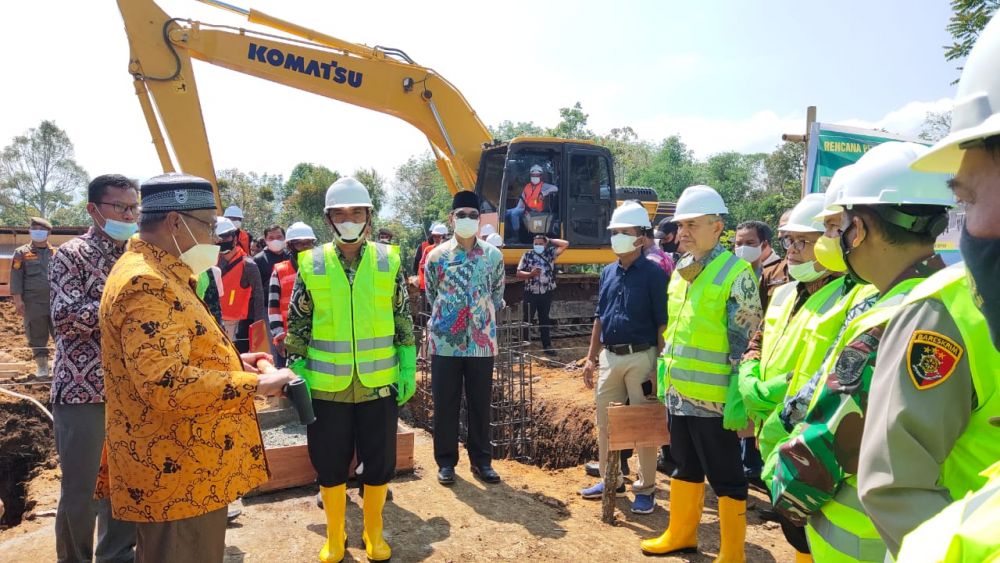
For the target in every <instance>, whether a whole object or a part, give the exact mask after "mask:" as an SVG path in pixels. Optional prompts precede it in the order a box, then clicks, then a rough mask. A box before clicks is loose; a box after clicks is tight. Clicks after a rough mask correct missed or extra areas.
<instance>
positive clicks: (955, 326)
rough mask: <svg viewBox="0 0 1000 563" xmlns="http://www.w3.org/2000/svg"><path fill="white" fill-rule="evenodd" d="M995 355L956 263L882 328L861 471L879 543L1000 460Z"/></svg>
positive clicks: (894, 547)
mask: <svg viewBox="0 0 1000 563" xmlns="http://www.w3.org/2000/svg"><path fill="white" fill-rule="evenodd" d="M997 366H1000V352H998V351H997V350H996V348H994V347H993V346H992V344H991V342H990V337H989V330H988V328H987V325H986V320H985V319H984V318H983V316H982V314H981V313H980V312H979V311H978V309H977V308H976V307H975V305H974V304H973V301H972V296H971V294H970V292H969V286H968V281H967V278H966V273H965V269H964V267H963V266H962V265H961V264H959V265H956V266H952V267H950V268H948V269H946V270H943V271H942V272H940V273H938V274H936V275H934V276H932V277H930V278H928V279H927V280H925V281H924V282H923V283H922V284H921V285H920V286H919V287H918V288H916V289H915V290H914V291H913V292H912V293H911V294H910V296H909V297H908V299H907V301H906V303H905V304H904V306H903V307H902V308H901V309H900V311H899V313H898V314H897V316H896V317H895V318H894V319H893V320H892V322H891V323H890V324H889V326H888V327H887V329H886V332H885V335H884V337H883V342H882V345H881V354H880V357H879V361H878V363H877V364H876V367H875V373H874V377H873V381H872V388H871V394H870V397H869V406H868V414H867V417H866V418H867V420H866V421H865V431H864V436H865V440H864V441H863V442H862V444H861V454H860V460H859V466H858V475H859V492H860V496H861V502H862V504H863V506H864V508H865V510H866V512H867V513H868V515H869V516H870V517H871V519H872V521H873V522H874V524H875V526H876V528H877V530H878V532H879V534H880V535H881V536H882V538H883V540H885V542H886V545H887V546H888V547H889V549H890V550H891V551H892V553H894V554H895V553H897V552H898V550H899V546H900V543H901V542H902V540H903V537H904V536H905V535H906V534H907V533H909V532H910V531H912V530H913V529H914V528H916V527H917V526H918V525H919V524H920V523H921V522H923V521H924V520H927V519H929V518H931V517H932V516H933V515H934V514H937V513H938V512H940V511H941V510H943V509H944V508H945V507H946V506H948V505H949V504H950V503H951V502H952V501H954V500H958V499H961V498H962V497H964V496H965V495H966V494H967V493H968V492H970V491H975V490H978V489H979V488H980V487H982V486H983V485H984V484H985V482H986V477H984V476H981V475H980V472H982V471H984V470H985V469H987V468H988V467H989V466H990V465H992V464H993V463H994V462H996V461H997V460H998V459H1000V439H998V438H1000V433H998V432H997V430H996V429H995V428H993V427H991V425H990V420H991V419H992V418H995V417H997V416H1000V396H998V394H997V390H996V387H997V378H996V370H997Z"/></svg>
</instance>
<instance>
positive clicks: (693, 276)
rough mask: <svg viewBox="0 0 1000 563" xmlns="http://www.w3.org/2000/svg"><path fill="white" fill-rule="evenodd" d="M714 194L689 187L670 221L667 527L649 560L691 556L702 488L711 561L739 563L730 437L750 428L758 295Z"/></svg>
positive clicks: (739, 497) (738, 485) (739, 488)
mask: <svg viewBox="0 0 1000 563" xmlns="http://www.w3.org/2000/svg"><path fill="white" fill-rule="evenodd" d="M728 212H729V211H728V209H727V208H726V204H725V202H723V201H722V197H720V196H719V194H718V192H716V191H715V190H714V189H712V188H710V187H708V186H691V187H689V188H687V189H685V190H684V193H682V194H681V197H680V198H679V199H678V200H677V210H676V211H675V213H674V218H673V221H674V222H675V223H677V224H678V231H677V233H678V240H679V241H680V243H681V247H682V248H684V250H686V251H687V254H686V255H684V256H683V257H682V258H681V259H680V261H679V262H678V263H677V268H676V270H674V273H673V276H672V277H671V279H670V285H669V286H668V288H667V311H668V321H667V330H666V333H665V335H664V341H665V348H664V351H663V356H664V365H665V369H664V370H663V371H664V382H663V384H662V385H663V387H664V388H665V389H666V403H667V410H668V412H669V414H670V422H669V425H670V452H671V455H672V456H673V458H674V460H675V461H676V462H677V469H676V470H675V471H674V474H673V479H671V482H670V526H669V527H668V528H667V530H666V531H665V532H664V533H663V534H662V535H661V536H660V537H658V538H654V539H649V540H645V541H643V542H642V544H641V547H642V551H643V553H646V554H649V555H665V554H667V553H673V552H679V551H683V552H692V551H696V550H697V547H698V524H699V523H700V522H701V512H702V508H703V506H704V501H705V478H706V477H707V478H708V482H709V484H711V485H712V489H713V490H714V491H715V494H716V495H717V496H718V497H719V527H720V528H721V532H722V547H721V549H720V551H719V557H718V559H716V561H724V562H730V561H734V562H742V561H744V560H745V557H746V556H745V552H744V541H745V539H746V500H747V478H746V475H745V474H744V472H743V463H742V461H741V460H740V444H739V438H738V437H737V435H736V431H737V430H741V429H742V428H744V427H745V426H746V424H747V417H746V412H745V411H744V410H743V404H742V403H743V401H742V399H741V398H740V393H739V387H738V385H737V384H738V378H737V368H738V366H739V361H740V359H741V358H742V357H743V354H744V352H746V348H747V343H748V342H749V340H750V335H751V332H752V331H754V330H756V329H757V327H758V326H759V324H760V319H761V307H760V293H759V292H758V290H757V276H756V275H755V274H754V272H753V268H752V267H751V266H750V263H749V262H747V261H745V260H743V259H741V258H738V257H736V255H734V254H733V253H732V252H729V251H728V250H725V249H724V248H723V247H722V246H721V245H720V244H719V237H720V236H721V235H722V231H723V229H724V224H723V221H722V217H721V215H723V214H726V213H728Z"/></svg>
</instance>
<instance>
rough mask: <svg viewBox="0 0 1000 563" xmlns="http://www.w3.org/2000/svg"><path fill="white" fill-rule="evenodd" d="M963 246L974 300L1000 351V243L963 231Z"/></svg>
mask: <svg viewBox="0 0 1000 563" xmlns="http://www.w3.org/2000/svg"><path fill="white" fill-rule="evenodd" d="M959 244H960V248H961V250H962V258H964V259H965V268H966V270H968V275H969V281H970V282H971V283H970V284H969V290H970V291H972V299H973V301H974V302H975V303H976V306H977V307H979V310H980V311H982V312H983V316H984V317H986V325H987V326H989V328H990V336H991V337H992V338H993V346H995V347H996V348H997V350H1000V285H998V284H997V280H1000V239H985V238H979V237H974V236H972V235H970V234H969V231H967V230H965V228H964V227H963V228H962V237H961V239H960V242H959Z"/></svg>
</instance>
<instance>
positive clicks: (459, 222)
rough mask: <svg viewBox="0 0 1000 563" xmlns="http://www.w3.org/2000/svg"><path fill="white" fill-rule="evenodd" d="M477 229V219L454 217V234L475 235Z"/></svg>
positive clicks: (463, 236) (467, 236) (460, 235)
mask: <svg viewBox="0 0 1000 563" xmlns="http://www.w3.org/2000/svg"><path fill="white" fill-rule="evenodd" d="M478 231H479V219H469V218H468V217H466V218H465V219H455V235H456V236H459V237H462V238H470V237H474V236H476V232H478Z"/></svg>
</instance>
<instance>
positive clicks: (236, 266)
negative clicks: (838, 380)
mask: <svg viewBox="0 0 1000 563" xmlns="http://www.w3.org/2000/svg"><path fill="white" fill-rule="evenodd" d="M246 257H247V253H246V252H244V251H243V248H241V247H239V246H237V247H236V248H235V249H233V253H232V256H230V257H228V258H227V257H224V258H223V263H222V265H221V266H220V268H221V269H222V291H223V294H222V298H221V299H219V302H220V305H221V306H222V320H224V321H243V320H246V319H247V313H248V312H249V311H250V297H251V288H249V287H243V269H244V268H246V263H247V261H246ZM255 267H256V266H255Z"/></svg>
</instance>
